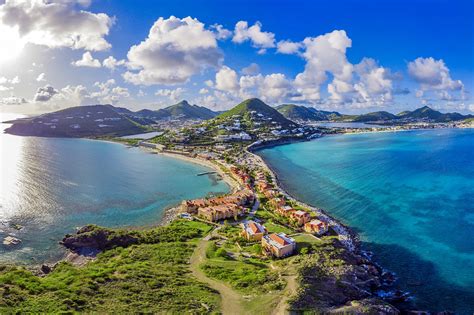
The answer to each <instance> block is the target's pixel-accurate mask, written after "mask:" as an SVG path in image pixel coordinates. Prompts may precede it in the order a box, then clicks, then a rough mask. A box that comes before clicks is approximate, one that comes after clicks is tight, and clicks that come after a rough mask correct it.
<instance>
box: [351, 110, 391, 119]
mask: <svg viewBox="0 0 474 315" xmlns="http://www.w3.org/2000/svg"><path fill="white" fill-rule="evenodd" d="M396 118H397V116H396V115H394V114H392V113H389V112H386V111H379V112H372V113H367V114H363V115H359V116H356V117H355V118H354V119H352V121H355V122H369V121H385V120H392V119H396Z"/></svg>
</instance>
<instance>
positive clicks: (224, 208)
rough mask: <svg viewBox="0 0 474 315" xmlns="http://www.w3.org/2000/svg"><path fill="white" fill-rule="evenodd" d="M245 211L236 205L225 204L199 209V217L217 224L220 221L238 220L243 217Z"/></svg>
mask: <svg viewBox="0 0 474 315" xmlns="http://www.w3.org/2000/svg"><path fill="white" fill-rule="evenodd" d="M243 213H244V210H243V208H242V207H239V206H237V205H236V204H232V203H230V204H223V205H219V206H210V207H205V208H199V210H198V216H200V217H201V218H203V219H206V220H208V221H212V222H216V221H219V220H225V219H231V218H237V217H238V216H239V215H242V214H243Z"/></svg>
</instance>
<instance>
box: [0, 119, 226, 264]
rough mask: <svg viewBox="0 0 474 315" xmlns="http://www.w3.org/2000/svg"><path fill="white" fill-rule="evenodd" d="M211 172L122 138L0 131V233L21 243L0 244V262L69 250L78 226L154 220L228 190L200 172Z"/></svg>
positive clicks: (45, 256) (42, 259)
mask: <svg viewBox="0 0 474 315" xmlns="http://www.w3.org/2000/svg"><path fill="white" fill-rule="evenodd" d="M3 126H4V125H3ZM0 132H1V131H0ZM206 171H209V169H208V168H206V167H203V166H200V165H196V164H193V163H187V162H184V161H181V160H176V159H173V158H169V157H165V156H160V155H156V154H150V153H146V152H144V151H142V150H141V149H138V148H127V147H125V146H124V145H121V144H116V143H109V142H102V141H93V140H82V139H53V138H36V137H18V136H10V135H6V134H0V173H1V182H0V184H1V185H0V239H1V240H2V239H3V238H4V237H5V236H6V235H15V236H16V237H18V238H20V239H21V240H22V241H23V242H22V244H21V245H20V246H18V247H14V248H8V247H6V246H4V245H2V244H1V243H0V263H4V262H20V263H41V262H45V261H51V260H55V259H57V258H60V257H61V256H62V255H63V251H62V248H61V247H60V246H59V245H58V241H59V240H61V238H62V237H63V236H64V234H66V233H72V232H74V230H75V228H76V227H79V226H82V225H84V224H88V223H95V224H99V225H104V226H142V225H150V224H156V223H157V222H158V221H159V220H160V219H161V217H162V215H163V211H164V209H165V208H167V207H170V206H174V205H176V204H177V203H179V202H180V201H181V200H183V199H189V198H197V197H203V196H206V195H207V194H208V193H225V192H228V191H229V187H228V186H227V184H225V183H224V182H222V181H217V180H216V178H215V177H212V176H210V177H209V176H196V174H198V173H202V172H206ZM12 223H13V224H21V225H22V226H24V227H23V229H21V230H20V231H17V230H15V229H14V228H12V227H11V224H12Z"/></svg>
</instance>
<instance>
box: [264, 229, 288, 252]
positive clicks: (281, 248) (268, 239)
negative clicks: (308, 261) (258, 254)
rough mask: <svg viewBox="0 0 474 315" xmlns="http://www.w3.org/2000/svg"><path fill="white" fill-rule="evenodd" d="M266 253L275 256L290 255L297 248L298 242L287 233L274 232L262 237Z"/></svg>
mask: <svg viewBox="0 0 474 315" xmlns="http://www.w3.org/2000/svg"><path fill="white" fill-rule="evenodd" d="M262 249H263V251H264V253H266V254H270V255H273V256H275V257H286V256H290V255H291V254H293V253H294V251H295V250H296V242H295V240H294V239H292V238H291V237H288V236H287V235H286V234H285V233H274V234H268V235H264V236H263V237H262Z"/></svg>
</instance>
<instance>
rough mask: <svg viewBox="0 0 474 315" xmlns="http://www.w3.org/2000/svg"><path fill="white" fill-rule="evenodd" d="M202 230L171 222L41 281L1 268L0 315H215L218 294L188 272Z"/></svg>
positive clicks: (203, 226)
mask: <svg viewBox="0 0 474 315" xmlns="http://www.w3.org/2000/svg"><path fill="white" fill-rule="evenodd" d="M208 230H209V226H207V225H206V224H204V223H200V222H188V221H177V222H175V223H172V224H171V225H169V226H167V227H161V228H155V229H151V230H143V231H134V232H133V235H134V236H138V237H139V239H140V242H141V243H139V244H135V245H131V246H128V247H126V248H122V247H116V248H113V249H110V250H107V251H104V252H103V253H101V254H99V255H98V256H97V259H96V260H94V261H92V262H90V263H88V264H87V265H85V266H84V267H81V268H77V267H74V266H72V265H70V264H68V263H65V262H62V263H60V264H59V265H58V266H57V267H56V268H55V269H54V271H53V272H51V273H50V274H48V275H47V276H45V277H37V276H35V275H33V273H31V272H30V271H28V270H27V269H25V268H22V267H1V268H0V313H2V314H5V313H25V312H26V313H74V312H93V313H130V312H131V313H137V312H147V313H184V312H189V313H216V312H218V305H219V295H218V294H217V292H215V291H214V290H212V289H210V288H209V287H207V286H206V285H204V284H202V283H199V282H198V281H197V280H195V279H194V278H193V277H192V276H191V274H190V272H189V269H188V261H189V258H190V256H191V254H192V252H193V250H194V247H195V245H194V243H195V241H196V240H197V239H198V238H200V237H202V236H203V235H204V234H205V233H206V232H207V231H208ZM184 231H187V232H186V233H184V234H183V232H184ZM120 233H124V232H123V231H121V232H120Z"/></svg>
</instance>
